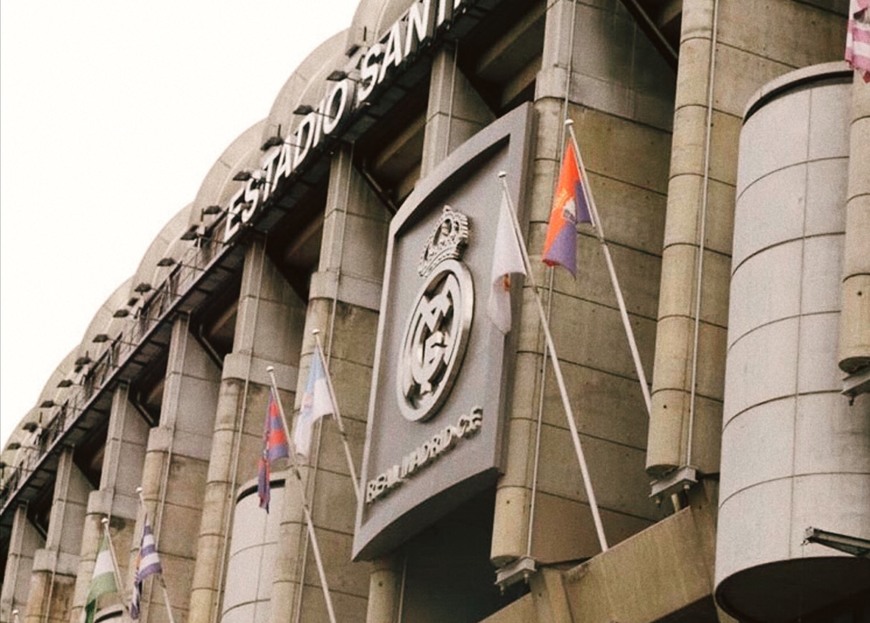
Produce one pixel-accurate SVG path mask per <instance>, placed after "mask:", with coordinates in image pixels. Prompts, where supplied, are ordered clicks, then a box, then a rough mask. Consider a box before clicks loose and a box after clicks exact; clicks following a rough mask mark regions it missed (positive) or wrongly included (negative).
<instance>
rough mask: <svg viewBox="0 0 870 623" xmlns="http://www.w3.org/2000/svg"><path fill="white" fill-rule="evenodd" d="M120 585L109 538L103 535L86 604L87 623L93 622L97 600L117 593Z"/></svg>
mask: <svg viewBox="0 0 870 623" xmlns="http://www.w3.org/2000/svg"><path fill="white" fill-rule="evenodd" d="M117 592H118V585H117V584H116V583H115V564H114V562H113V561H112V552H111V551H109V540H108V538H107V537H106V536H105V535H103V539H102V541H100V549H99V550H98V551H97V562H96V564H95V565H94V574H93V576H91V588H90V590H89V591H88V600H87V604H86V605H85V623H93V621H94V615H95V614H96V612H97V601H98V600H99V598H100V597H102V596H103V595H107V594H109V593H117Z"/></svg>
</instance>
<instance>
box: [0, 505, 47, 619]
mask: <svg viewBox="0 0 870 623" xmlns="http://www.w3.org/2000/svg"><path fill="white" fill-rule="evenodd" d="M44 545H45V539H43V538H42V535H40V534H39V531H37V529H36V528H35V527H34V525H33V524H32V523H30V520H29V519H28V518H27V505H25V504H22V505H20V506H18V508H16V509H15V516H14V518H13V519H12V534H11V535H10V537H9V552H8V555H7V558H6V570H5V575H4V576H3V577H4V582H3V586H2V593H0V595H2V596H0V620H2V621H3V622H4V623H11V622H12V620H13V618H12V611H13V610H16V609H17V610H18V611H19V613H20V614H19V616H21V618H22V619H23V618H24V616H26V612H25V604H27V595H28V593H29V591H30V574H31V573H32V572H33V557H34V555H35V554H36V550H37V549H40V548H42V547H44Z"/></svg>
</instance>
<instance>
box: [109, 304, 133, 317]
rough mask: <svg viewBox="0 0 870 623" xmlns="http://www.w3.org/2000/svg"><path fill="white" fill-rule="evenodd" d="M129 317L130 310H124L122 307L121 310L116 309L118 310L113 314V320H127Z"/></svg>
mask: <svg viewBox="0 0 870 623" xmlns="http://www.w3.org/2000/svg"><path fill="white" fill-rule="evenodd" d="M129 315H130V310H129V309H124V308H123V307H122V308H121V309H116V310H115V313H114V314H112V318H126V317H127V316H129Z"/></svg>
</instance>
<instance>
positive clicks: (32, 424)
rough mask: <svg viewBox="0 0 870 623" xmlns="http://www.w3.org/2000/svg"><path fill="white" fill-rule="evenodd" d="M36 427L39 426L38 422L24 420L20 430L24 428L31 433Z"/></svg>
mask: <svg viewBox="0 0 870 623" xmlns="http://www.w3.org/2000/svg"><path fill="white" fill-rule="evenodd" d="M37 428H39V424H37V423H36V422H25V423H24V424H22V425H21V430H26V431H27V432H28V433H32V432H33V431H35V430H36V429H37Z"/></svg>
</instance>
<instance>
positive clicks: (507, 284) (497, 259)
mask: <svg viewBox="0 0 870 623" xmlns="http://www.w3.org/2000/svg"><path fill="white" fill-rule="evenodd" d="M509 210H510V207H509V206H508V201H507V195H506V194H505V193H504V191H502V198H501V206H500V207H499V210H498V224H497V226H496V230H495V246H494V248H493V253H492V277H491V279H490V283H491V285H492V289H491V291H490V293H489V303H488V305H487V313H488V314H489V317H490V318H491V319H492V321H493V323H494V324H495V326H497V327H498V329H499V331H501V332H502V333H507V332H508V331H510V330H511V281H510V276H511V275H512V274H514V273H519V274H521V275H525V274H526V267H525V264H523V255H522V251H521V250H520V241H519V240H517V235H516V232H515V231H514V227H513V224H512V220H513V219H512V217H511V214H510V212H509Z"/></svg>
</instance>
